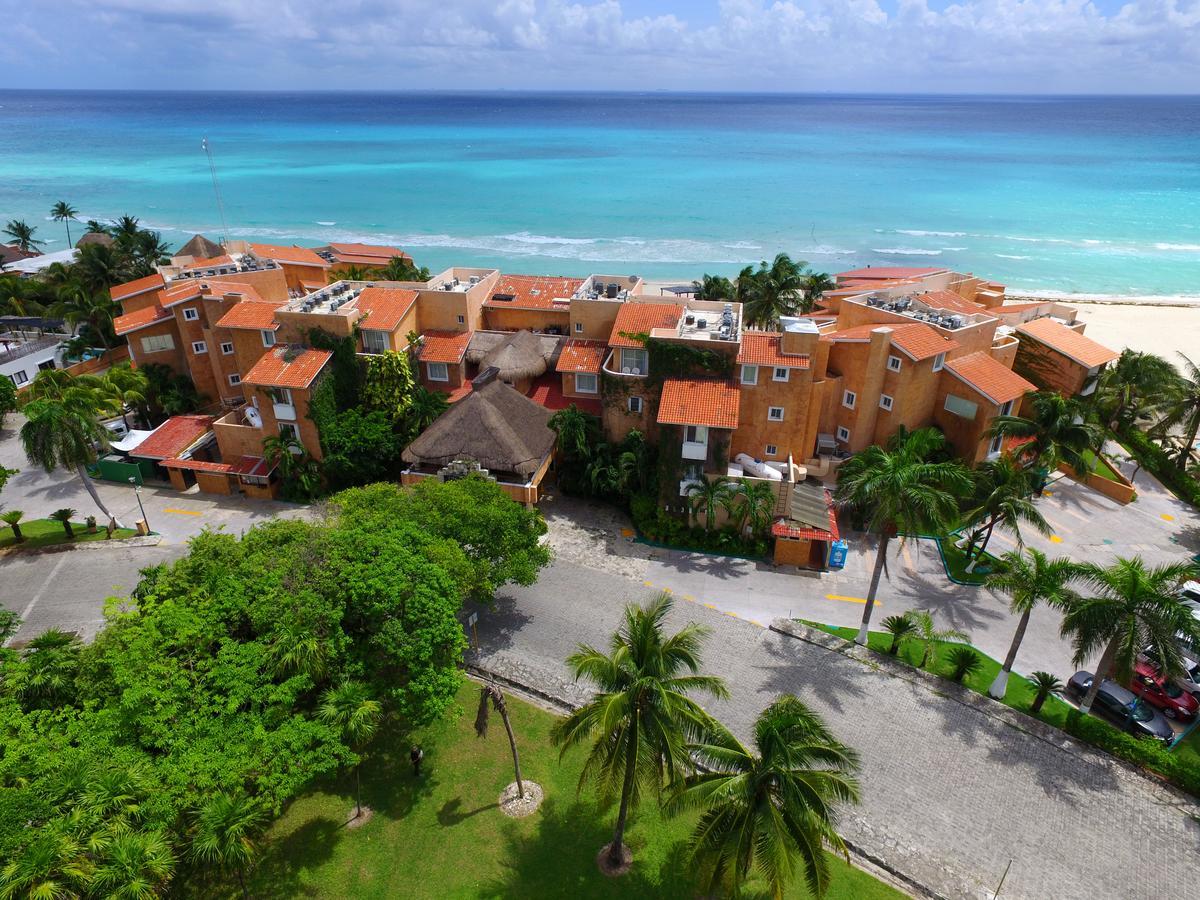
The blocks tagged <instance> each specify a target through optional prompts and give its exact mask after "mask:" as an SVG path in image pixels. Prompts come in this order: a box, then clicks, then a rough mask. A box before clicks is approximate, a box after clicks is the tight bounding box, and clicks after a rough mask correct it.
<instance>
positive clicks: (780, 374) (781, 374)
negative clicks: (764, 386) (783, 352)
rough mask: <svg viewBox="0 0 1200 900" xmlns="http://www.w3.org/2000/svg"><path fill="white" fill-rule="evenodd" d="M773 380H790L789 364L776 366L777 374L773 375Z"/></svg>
mask: <svg viewBox="0 0 1200 900" xmlns="http://www.w3.org/2000/svg"><path fill="white" fill-rule="evenodd" d="M771 380H772V381H787V380H788V368H787V366H776V367H775V374H774V375H772V376H771Z"/></svg>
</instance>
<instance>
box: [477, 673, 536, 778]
mask: <svg viewBox="0 0 1200 900" xmlns="http://www.w3.org/2000/svg"><path fill="white" fill-rule="evenodd" d="M489 709H494V710H495V711H496V712H498V713H499V714H500V719H501V720H502V721H503V722H504V730H505V731H506V732H508V746H509V748H510V749H511V750H512V758H513V773H514V774H515V776H516V782H517V797H519V798H522V799H523V798H524V797H525V782H524V781H522V780H521V757H520V756H519V755H518V754H517V738H516V735H514V734H513V730H512V723H511V722H510V721H509V720H508V704H507V703H505V702H504V692H503V691H501V690H500V686H499V685H497V684H496V683H495V682H492V681H486V682H484V684H483V687H481V688H480V689H479V709H478V710H476V712H475V733H476V734H477V735H479V737H487V730H488V710H489Z"/></svg>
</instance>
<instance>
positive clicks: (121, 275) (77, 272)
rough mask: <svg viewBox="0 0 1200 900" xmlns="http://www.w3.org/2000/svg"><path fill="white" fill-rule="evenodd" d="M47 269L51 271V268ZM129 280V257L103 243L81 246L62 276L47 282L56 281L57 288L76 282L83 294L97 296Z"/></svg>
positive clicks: (131, 274) (130, 271)
mask: <svg viewBox="0 0 1200 900" xmlns="http://www.w3.org/2000/svg"><path fill="white" fill-rule="evenodd" d="M50 268H51V269H54V266H51V267H50ZM133 277H134V274H133V268H132V266H131V265H130V262H129V258H128V256H126V254H125V253H124V252H123V251H122V250H120V249H119V248H117V247H115V246H109V245H107V244H84V245H83V247H82V248H80V250H79V259H77V260H76V261H75V263H74V264H73V265H72V266H70V267H69V268H68V269H67V272H66V273H65V277H64V276H63V273H59V274H58V275H57V277H50V278H48V280H49V281H50V282H51V283H55V282H58V283H59V286H62V284H63V283H69V282H76V283H78V284H80V285H82V286H83V289H84V290H85V291H86V292H87V293H89V294H100V293H107V292H108V291H109V290H110V289H111V288H113V287H115V286H116V285H118V284H122V283H123V282H126V281H129V280H130V279H131V278H133Z"/></svg>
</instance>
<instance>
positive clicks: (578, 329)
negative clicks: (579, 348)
mask: <svg viewBox="0 0 1200 900" xmlns="http://www.w3.org/2000/svg"><path fill="white" fill-rule="evenodd" d="M575 333H576V334H583V323H582V322H576V323H575Z"/></svg>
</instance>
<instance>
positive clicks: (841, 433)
mask: <svg viewBox="0 0 1200 900" xmlns="http://www.w3.org/2000/svg"><path fill="white" fill-rule="evenodd" d="M837 439H838V440H839V441H841V442H842V443H845V442H846V441H848V440H850V429H849V428H847V427H846V426H845V425H839V426H838V430H837Z"/></svg>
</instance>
